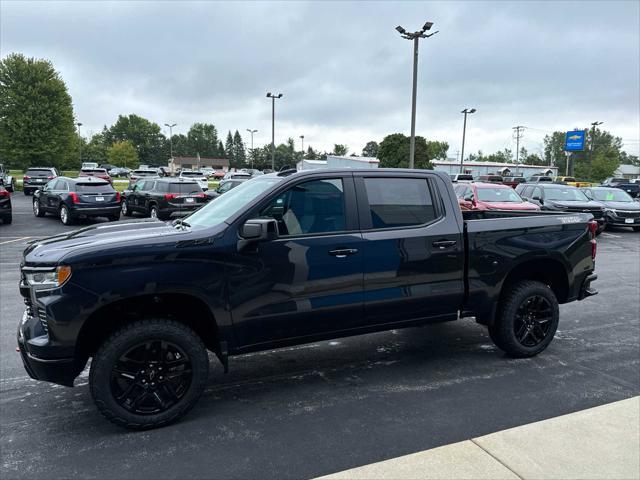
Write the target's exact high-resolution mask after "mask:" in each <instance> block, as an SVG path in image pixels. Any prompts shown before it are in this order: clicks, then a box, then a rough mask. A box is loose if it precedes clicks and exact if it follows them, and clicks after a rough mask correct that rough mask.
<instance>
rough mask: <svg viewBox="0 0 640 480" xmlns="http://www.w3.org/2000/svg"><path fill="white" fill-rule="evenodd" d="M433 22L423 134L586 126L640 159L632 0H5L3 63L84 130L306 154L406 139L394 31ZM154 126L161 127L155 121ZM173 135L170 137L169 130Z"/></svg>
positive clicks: (495, 143) (405, 61) (478, 142)
mask: <svg viewBox="0 0 640 480" xmlns="http://www.w3.org/2000/svg"><path fill="white" fill-rule="evenodd" d="M426 20H429V21H432V22H434V27H433V30H439V33H438V34H437V35H435V36H434V37H432V38H430V39H427V40H422V41H421V43H420V62H419V69H418V70H419V71H418V109H417V110H418V115H417V134H419V135H423V136H425V137H426V138H427V139H436V140H446V141H447V142H449V145H450V149H449V155H450V156H452V157H455V155H456V151H457V150H459V149H460V144H461V137H462V117H463V116H462V115H461V114H460V110H462V109H463V108H464V107H475V108H477V109H478V112H477V113H475V114H473V115H471V116H470V117H469V120H468V129H467V143H466V148H465V150H466V152H467V153H468V152H472V151H473V152H475V151H477V150H479V149H481V150H482V151H483V152H485V153H489V152H492V151H495V150H499V149H503V148H505V147H506V148H514V147H515V142H514V140H513V139H512V127H513V126H515V125H524V126H526V127H529V128H528V129H527V130H526V131H525V137H524V139H523V145H524V146H525V147H527V148H528V149H529V150H530V151H533V152H540V150H541V149H542V137H544V134H545V133H546V132H547V131H553V130H566V129H569V130H571V129H573V128H574V127H579V128H584V127H587V126H589V124H590V123H591V122H593V121H596V120H598V121H604V122H605V124H604V125H603V127H606V128H607V129H608V130H610V131H611V132H612V133H614V134H615V135H618V136H620V137H622V138H623V139H624V142H625V149H626V150H627V151H628V152H629V153H632V154H636V155H637V154H638V148H639V145H640V144H639V140H640V98H639V92H640V31H639V28H640V27H639V25H640V2H638V1H637V0H633V1H623V2H614V1H603V2H596V1H580V2H550V1H549V2H546V1H545V2H525V1H511V2H508V1H501V2H480V1H468V2H407V3H402V2H391V1H389V2H371V3H365V2H353V3H349V2H315V3H305V2H284V3H279V2H247V3H240V2H233V3H222V2H193V3H189V2H171V1H164V2H152V1H149V2H116V3H110V2H97V1H92V2H84V3H83V2H70V3H57V2H45V3H37V2H28V1H19V2H10V1H5V0H0V22H1V23H0V49H1V51H0V53H1V55H2V56H5V55H7V54H8V53H11V52H20V53H23V54H25V55H27V56H34V57H40V58H47V59H49V60H51V61H52V62H53V64H54V65H55V67H56V69H57V70H59V71H60V72H61V74H62V77H63V78H64V80H65V81H66V83H67V86H68V88H69V92H70V94H71V96H72V97H73V103H74V109H75V114H76V117H77V119H78V121H80V122H82V123H83V124H84V126H83V127H82V128H83V134H87V133H89V132H91V131H93V132H98V131H100V130H101V128H102V126H103V125H105V124H106V125H110V124H112V123H113V122H114V121H115V120H116V118H117V116H118V114H128V113H136V114H139V115H142V116H144V117H147V118H149V119H150V120H152V121H155V122H157V123H158V124H160V125H163V124H164V123H177V124H178V127H176V128H175V129H174V133H175V132H178V133H186V131H187V130H188V128H189V126H190V125H191V124H192V123H194V122H211V123H214V124H215V125H216V127H217V128H218V131H219V132H220V133H221V134H222V136H224V135H226V132H227V130H236V129H237V130H239V131H240V132H241V133H242V134H243V137H245V140H246V141H247V143H248V142H249V139H248V138H247V137H248V134H247V132H246V131H245V129H247V128H253V129H258V133H257V134H256V136H255V143H256V145H262V144H265V143H268V142H270V140H271V103H270V101H269V100H268V99H267V98H265V93H266V92H267V91H272V92H276V93H280V92H282V93H283V94H284V97H283V98H282V99H281V100H278V101H277V102H276V142H283V141H285V140H286V138H287V137H294V138H295V139H296V142H297V143H296V144H297V145H298V148H299V141H300V140H299V138H298V137H299V136H300V135H304V136H305V146H307V145H312V146H313V147H314V148H319V149H322V150H325V149H326V150H331V149H332V148H333V144H334V143H342V144H346V145H348V147H349V150H350V152H356V153H358V154H359V153H360V152H361V149H362V147H363V146H364V144H365V143H366V142H367V141H368V140H376V141H380V140H381V139H382V138H383V137H384V136H385V135H386V134H389V133H394V132H403V133H406V134H409V130H410V111H411V110H410V109H411V68H412V67H411V62H412V45H411V42H409V41H407V40H403V39H401V38H400V36H399V35H398V33H397V32H396V31H395V30H394V28H395V26H396V25H402V26H404V27H405V28H407V29H408V30H417V29H419V28H420V27H421V25H422V24H423V23H424V21H426ZM162 128H163V129H164V130H166V128H165V127H164V126H163V127H162ZM166 133H167V134H168V132H166Z"/></svg>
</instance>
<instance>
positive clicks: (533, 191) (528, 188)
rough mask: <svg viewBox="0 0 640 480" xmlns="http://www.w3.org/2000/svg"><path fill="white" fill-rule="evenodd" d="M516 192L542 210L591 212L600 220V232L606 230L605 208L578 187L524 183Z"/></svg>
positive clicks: (597, 220)
mask: <svg viewBox="0 0 640 480" xmlns="http://www.w3.org/2000/svg"><path fill="white" fill-rule="evenodd" d="M516 192H517V193H519V194H520V196H521V197H522V198H524V199H525V200H527V201H529V202H531V203H534V204H536V205H539V206H540V208H541V209H542V210H550V211H556V212H558V211H559V212H581V213H590V214H591V215H593V218H594V219H595V220H596V222H598V233H600V232H602V230H604V221H605V220H604V208H602V205H600V204H599V203H598V202H594V201H593V200H589V198H587V196H586V195H585V194H584V193H583V192H582V191H581V190H580V189H578V188H576V187H571V186H569V185H558V184H556V183H541V184H537V185H532V184H530V183H522V184H520V185H518V187H517V188H516Z"/></svg>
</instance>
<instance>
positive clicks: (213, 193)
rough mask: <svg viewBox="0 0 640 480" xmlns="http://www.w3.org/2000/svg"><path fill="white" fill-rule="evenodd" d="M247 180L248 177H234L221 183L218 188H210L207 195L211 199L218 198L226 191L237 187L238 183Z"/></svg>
mask: <svg viewBox="0 0 640 480" xmlns="http://www.w3.org/2000/svg"><path fill="white" fill-rule="evenodd" d="M247 180H249V179H248V178H234V179H230V180H227V181H226V182H224V183H223V184H222V185H219V186H218V188H216V189H215V190H209V191H208V192H207V196H208V197H209V198H210V199H214V198H218V197H219V196H220V195H222V194H223V193H226V192H228V191H229V190H231V189H234V188H236V187H237V186H238V185H240V184H242V183H244V182H246V181H247Z"/></svg>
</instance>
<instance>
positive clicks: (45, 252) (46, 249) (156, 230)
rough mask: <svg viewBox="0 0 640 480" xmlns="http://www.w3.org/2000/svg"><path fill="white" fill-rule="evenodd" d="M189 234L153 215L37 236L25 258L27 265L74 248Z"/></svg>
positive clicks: (49, 261) (55, 259)
mask: <svg viewBox="0 0 640 480" xmlns="http://www.w3.org/2000/svg"><path fill="white" fill-rule="evenodd" d="M188 235H189V231H188V230H182V229H179V228H175V227H173V226H171V225H170V224H166V223H164V222H161V221H157V220H150V219H144V220H129V221H123V222H115V223H103V224H97V225H91V226H89V227H86V228H81V229H79V230H74V231H72V232H68V233H63V234H60V235H55V236H53V237H48V238H44V239H41V240H37V241H35V242H33V243H32V244H31V245H29V246H28V247H27V248H26V249H25V251H24V261H25V264H27V265H29V264H55V263H57V262H59V261H60V260H62V259H63V258H64V257H65V256H66V255H67V254H69V253H71V252H74V253H75V252H78V251H81V250H82V251H84V252H86V251H87V250H95V251H100V250H104V249H107V248H111V247H117V246H119V245H122V247H123V248H125V247H126V246H127V245H131V244H138V243H158V242H162V243H164V242H166V241H179V240H181V239H182V238H185V237H187V236H188Z"/></svg>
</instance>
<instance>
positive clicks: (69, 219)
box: [60, 205, 73, 225]
mask: <svg viewBox="0 0 640 480" xmlns="http://www.w3.org/2000/svg"><path fill="white" fill-rule="evenodd" d="M60 221H61V222H62V224H63V225H72V224H73V216H72V215H71V212H70V211H69V208H68V207H67V206H66V205H62V206H61V207H60Z"/></svg>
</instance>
